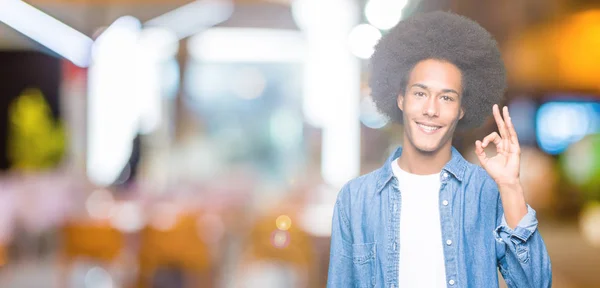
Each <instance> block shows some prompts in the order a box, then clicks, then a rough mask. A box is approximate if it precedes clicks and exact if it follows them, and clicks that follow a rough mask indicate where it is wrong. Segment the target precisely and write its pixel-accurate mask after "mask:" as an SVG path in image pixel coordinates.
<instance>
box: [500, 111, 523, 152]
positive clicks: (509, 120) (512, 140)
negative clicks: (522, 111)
mask: <svg viewBox="0 0 600 288" xmlns="http://www.w3.org/2000/svg"><path fill="white" fill-rule="evenodd" d="M504 120H506V121H505V122H506V127H507V128H508V133H509V134H510V143H511V144H513V145H516V147H518V148H519V147H520V145H519V137H518V136H517V131H516V130H515V125H513V122H512V118H510V113H509V112H508V109H506V115H505V116H504Z"/></svg>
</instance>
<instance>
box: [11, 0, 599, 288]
mask: <svg viewBox="0 0 600 288" xmlns="http://www.w3.org/2000/svg"><path fill="white" fill-rule="evenodd" d="M434 10H451V11H454V12H456V13H459V14H462V15H465V16H468V17H470V18H472V19H474V20H476V21H478V22H479V23H480V24H481V25H482V26H484V27H485V28H486V29H488V30H489V31H490V32H491V33H492V34H493V35H494V36H495V37H496V39H497V40H498V42H499V44H500V47H501V50H502V54H503V57H504V59H505V62H506V66H507V69H508V76H509V90H508V92H507V101H506V103H505V104H506V105H508V106H509V108H510V109H511V115H512V118H513V119H514V120H513V121H514V122H515V126H516V129H517V133H518V135H519V138H520V141H521V143H522V144H521V145H522V146H523V149H522V150H523V153H522V154H523V156H522V165H523V167H522V169H521V171H522V172H521V173H522V181H523V185H524V186H525V192H526V197H527V200H528V202H529V203H530V205H531V206H533V208H535V209H536V210H537V211H538V217H539V219H540V227H539V229H540V231H541V234H542V236H543V237H544V240H545V242H546V244H547V247H548V250H549V253H550V256H551V259H552V264H553V273H554V274H553V276H554V279H553V280H554V284H555V285H554V286H555V287H600V76H599V75H600V3H599V2H598V1H591V0H590V1H583V0H529V1H521V0H505V1H491V0H454V1H450V0H420V1H419V0H235V1H226V0H220V1H219V0H199V1H190V0H30V1H17V0H0V23H1V24H0V286H1V287H95V288H100V287H102V288H104V287H325V284H326V280H327V267H328V261H329V237H330V229H331V217H332V214H333V205H334V202H335V199H336V196H337V193H338V191H339V189H340V187H341V186H342V185H343V184H344V183H345V182H346V181H348V180H350V179H352V178H354V177H357V176H359V175H362V174H365V173H367V172H369V171H372V170H374V169H377V168H379V167H380V166H381V165H382V164H383V162H384V161H385V159H386V158H387V157H388V156H389V153H391V151H392V150H393V149H395V148H396V147H397V146H398V145H399V144H400V143H401V141H402V127H401V126H399V125H397V124H393V123H388V120H387V119H386V118H385V117H383V116H382V115H380V114H378V113H377V111H376V109H375V108H374V106H373V103H372V101H371V98H370V96H369V89H368V85H367V80H368V78H369V70H368V68H369V67H368V63H369V62H368V60H369V57H370V56H371V54H372V53H373V46H374V45H375V43H377V41H378V40H379V39H380V37H381V36H382V35H385V33H386V31H387V30H389V29H390V28H391V27H393V26H394V25H396V23H398V21H399V20H400V19H402V18H403V17H407V16H410V15H411V14H413V13H417V12H424V11H434ZM490 113H491V107H490ZM493 130H494V123H493V122H492V121H491V119H490V121H489V122H488V123H486V125H484V126H483V127H481V128H480V129H477V130H475V131H472V132H469V133H466V134H464V135H459V136H457V137H455V138H456V139H455V140H454V142H455V143H454V145H455V147H456V148H457V149H459V150H460V151H461V152H462V153H463V155H464V156H465V158H467V159H468V160H469V161H471V162H473V163H477V159H476V158H475V157H474V156H475V154H474V152H473V151H474V142H475V140H476V139H482V138H483V137H484V136H485V135H487V134H488V133H490V132H491V131H493ZM492 153H493V152H492ZM501 281H502V280H501Z"/></svg>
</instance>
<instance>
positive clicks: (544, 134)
mask: <svg viewBox="0 0 600 288" xmlns="http://www.w3.org/2000/svg"><path fill="white" fill-rule="evenodd" d="M597 106H600V104H598V103H582V102H549V103H545V104H543V105H542V106H540V108H539V110H538V114H537V121H536V122H537V139H538V144H539V146H540V148H541V149H542V150H544V151H545V152H546V153H548V154H559V153H562V152H563V151H564V150H565V149H566V148H567V147H568V146H569V145H570V144H572V143H574V142H576V141H579V140H580V139H581V138H583V137H584V136H585V135H587V134H590V133H594V132H596V131H594V130H596V129H598V127H597V124H596V123H597V122H598V118H599V116H598V114H596V112H595V111H599V110H600V109H598V107H597Z"/></svg>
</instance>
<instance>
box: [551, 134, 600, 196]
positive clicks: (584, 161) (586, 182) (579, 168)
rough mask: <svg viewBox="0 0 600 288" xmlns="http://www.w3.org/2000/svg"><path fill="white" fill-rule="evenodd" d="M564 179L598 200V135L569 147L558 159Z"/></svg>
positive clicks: (599, 183)
mask: <svg viewBox="0 0 600 288" xmlns="http://www.w3.org/2000/svg"><path fill="white" fill-rule="evenodd" d="M560 162H561V166H562V169H563V172H564V173H565V176H566V178H567V179H568V180H569V181H570V182H571V183H573V184H575V185H576V186H577V187H579V188H580V189H582V190H584V191H585V192H587V193H588V196H589V197H590V198H592V199H596V200H600V192H599V191H600V134H594V135H588V136H586V137H585V138H583V139H581V140H580V141H578V142H577V143H575V144H573V145H571V146H570V147H569V148H568V149H567V151H565V153H564V154H562V155H561V157H560Z"/></svg>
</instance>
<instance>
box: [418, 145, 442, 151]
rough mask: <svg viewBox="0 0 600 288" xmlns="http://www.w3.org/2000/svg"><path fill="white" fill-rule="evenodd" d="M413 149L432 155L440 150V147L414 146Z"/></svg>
mask: <svg viewBox="0 0 600 288" xmlns="http://www.w3.org/2000/svg"><path fill="white" fill-rule="evenodd" d="M415 148H417V150H419V151H421V152H424V153H433V152H436V151H438V150H440V146H439V145H436V144H429V145H415Z"/></svg>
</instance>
